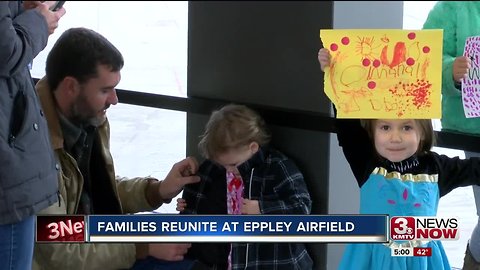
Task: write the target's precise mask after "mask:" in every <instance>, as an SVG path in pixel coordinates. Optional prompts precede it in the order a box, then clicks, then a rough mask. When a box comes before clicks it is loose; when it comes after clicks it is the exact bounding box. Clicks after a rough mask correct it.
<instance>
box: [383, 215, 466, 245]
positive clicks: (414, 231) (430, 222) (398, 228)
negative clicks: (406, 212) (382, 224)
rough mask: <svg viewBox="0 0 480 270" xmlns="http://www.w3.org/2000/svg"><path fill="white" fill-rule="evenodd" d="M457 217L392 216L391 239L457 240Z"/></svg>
mask: <svg viewBox="0 0 480 270" xmlns="http://www.w3.org/2000/svg"><path fill="white" fill-rule="evenodd" d="M458 238H459V232H458V219H457V218H440V217H412V216H406V217H392V218H391V219H390V239H392V240H428V241H430V240H458Z"/></svg>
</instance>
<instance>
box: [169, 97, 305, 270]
mask: <svg viewBox="0 0 480 270" xmlns="http://www.w3.org/2000/svg"><path fill="white" fill-rule="evenodd" d="M269 141H270V135H269V134H268V132H267V129H266V125H265V122H264V120H263V119H262V118H261V117H260V116H259V115H258V114H257V113H256V112H254V111H253V110H251V109H249V108H248V107H246V106H243V105H235V104H230V105H227V106H225V107H223V108H221V109H220V110H217V111H215V112H213V113H212V115H211V116H210V119H209V121H208V123H207V125H206V129H205V133H204V134H203V135H202V139H201V141H200V143H199V148H200V151H201V153H202V155H203V156H204V157H205V158H206V160H205V161H204V162H203V163H202V164H201V165H200V168H199V170H198V175H199V176H200V178H201V181H200V182H199V183H195V184H191V185H187V186H186V187H185V189H184V191H183V198H182V199H178V200H177V210H179V211H180V212H181V213H187V214H202V215H215V214H232V215H256V214H267V215H268V214H277V215H289V214H304V215H306V214H310V210H311V204H312V202H311V199H310V195H309V193H308V190H307V186H306V184H305V181H304V179H303V175H302V173H301V172H300V171H299V169H298V168H297V166H296V165H295V163H294V162H293V161H292V160H290V159H289V158H288V157H286V156H285V155H284V154H282V153H280V152H279V151H277V150H275V149H273V148H272V147H270V146H269V145H268V143H269ZM187 257H190V258H193V259H197V260H200V261H202V262H203V263H204V264H207V265H209V266H211V267H212V268H213V269H288V270H291V269H298V270H300V269H301V270H305V269H311V268H312V265H313V263H312V260H311V258H310V256H309V255H308V252H307V250H306V248H305V246H304V245H303V244H300V243H233V244H227V243H225V244H223V243H193V244H192V247H191V248H190V249H189V253H188V254H187Z"/></svg>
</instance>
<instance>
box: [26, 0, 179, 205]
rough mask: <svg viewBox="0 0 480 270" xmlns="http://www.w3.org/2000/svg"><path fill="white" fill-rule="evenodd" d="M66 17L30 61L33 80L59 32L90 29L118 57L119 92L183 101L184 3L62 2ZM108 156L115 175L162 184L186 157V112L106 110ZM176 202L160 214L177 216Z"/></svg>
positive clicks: (130, 107)
mask: <svg viewBox="0 0 480 270" xmlns="http://www.w3.org/2000/svg"><path fill="white" fill-rule="evenodd" d="M64 7H65V9H66V11H67V12H66V14H65V16H64V17H62V19H61V21H60V23H59V27H58V28H57V30H56V31H55V33H54V34H53V35H51V36H50V38H49V42H48V45H47V47H46V48H45V50H44V51H42V52H41V53H40V54H39V55H38V56H37V57H36V58H35V60H34V62H33V67H32V76H33V77H35V78H41V77H43V76H44V75H45V60H46V57H47V55H48V52H49V51H50V49H51V48H52V46H53V44H54V43H55V41H56V40H57V39H58V37H59V36H60V35H61V33H62V32H63V31H65V30H66V29H69V28H71V27H86V28H90V29H93V30H95V31H97V32H99V33H100V34H102V35H103V36H105V37H106V38H107V39H109V40H110V41H111V42H112V43H113V44H114V45H115V46H116V47H117V48H118V49H119V50H120V51H121V52H122V54H123V56H124V58H125V66H124V68H123V69H122V71H121V72H122V80H121V82H120V84H119V85H118V88H119V89H125V90H133V91H141V92H148V93H154V94H162V95H171V96H177V97H186V92H187V90H186V89H187V84H186V82H187V34H188V32H187V27H188V23H187V21H188V2H187V1H178V2H177V1H160V2H146V1H144V2H141V1H135V2H133V1H125V2H103V1H67V2H66V3H65V5H64ZM107 115H108V118H109V121H110V126H111V152H112V155H113V158H114V162H115V169H116V173H117V175H120V176H126V177H135V176H149V175H151V176H153V177H157V178H159V179H162V178H164V177H165V176H166V174H167V173H168V171H169V170H170V169H171V167H172V166H173V164H174V163H175V162H177V161H179V160H181V159H183V158H184V157H185V153H186V150H185V148H186V113H185V112H176V111H169V110H162V109H156V108H149V107H141V106H133V105H127V104H118V105H116V106H112V107H110V109H109V110H108V113H107ZM175 207H176V201H175V200H174V201H173V202H172V203H171V204H168V205H164V206H162V207H161V208H160V209H159V211H160V212H176V210H175Z"/></svg>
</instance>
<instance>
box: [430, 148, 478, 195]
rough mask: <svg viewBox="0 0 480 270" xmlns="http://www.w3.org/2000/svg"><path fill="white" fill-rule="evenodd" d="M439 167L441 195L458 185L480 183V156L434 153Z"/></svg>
mask: <svg viewBox="0 0 480 270" xmlns="http://www.w3.org/2000/svg"><path fill="white" fill-rule="evenodd" d="M432 155H433V157H434V159H435V161H436V163H437V166H438V169H439V173H438V186H439V189H440V197H442V196H443V195H446V194H447V193H449V192H450V191H452V190H453V189H455V188H457V187H465V186H471V185H480V158H478V157H471V158H468V159H460V158H459V157H453V158H450V157H448V156H445V155H439V154H437V153H432Z"/></svg>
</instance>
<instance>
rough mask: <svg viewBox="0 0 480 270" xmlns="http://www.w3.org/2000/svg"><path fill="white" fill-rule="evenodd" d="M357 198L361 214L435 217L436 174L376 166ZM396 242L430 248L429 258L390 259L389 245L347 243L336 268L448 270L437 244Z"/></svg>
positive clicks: (440, 245) (440, 246) (448, 266)
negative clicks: (393, 170)
mask: <svg viewBox="0 0 480 270" xmlns="http://www.w3.org/2000/svg"><path fill="white" fill-rule="evenodd" d="M360 198H361V199H360V213H361V214H379V213H388V214H389V215H390V216H391V217H392V216H435V215H436V213H437V206H438V199H439V190H438V178H437V177H436V175H427V174H420V175H412V174H403V175H401V174H400V173H398V172H396V173H395V172H388V173H387V170H386V169H384V168H379V167H377V168H375V169H374V171H373V172H372V174H371V175H370V177H369V178H368V180H367V181H366V182H365V184H363V186H362V187H361V189H360ZM391 243H392V242H391ZM395 243H396V244H403V245H409V244H410V246H412V244H413V246H414V247H431V248H432V256H431V257H392V256H391V250H390V248H389V247H388V246H387V245H388V244H349V245H347V247H346V250H345V253H344V256H343V259H342V261H341V264H340V267H339V269H342V270H343V269H368V270H376V269H378V270H383V269H388V270H397V269H398V270H407V269H408V270H416V269H419V270H420V269H421V270H426V269H432V270H434V269H435V270H442V269H445V270H446V269H448V270H450V269H451V267H450V265H449V263H448V259H447V255H446V254H445V251H444V249H443V246H442V243H441V242H440V241H430V242H428V243H425V244H420V243H418V242H413V241H412V242H408V241H396V242H395ZM392 244H393V243H392ZM394 245H395V244H394Z"/></svg>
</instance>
